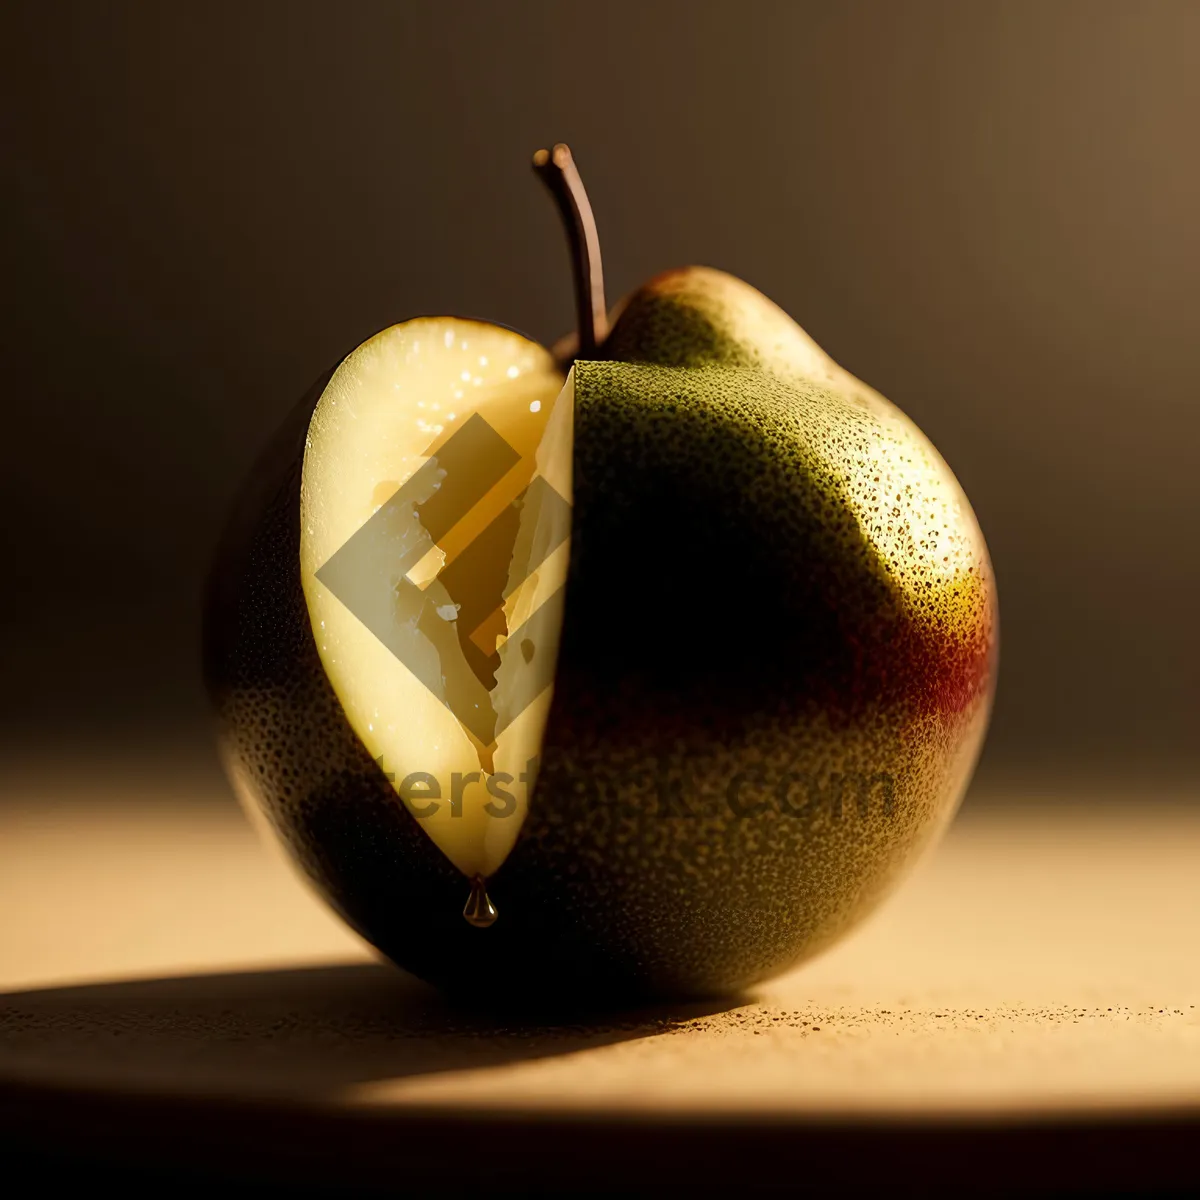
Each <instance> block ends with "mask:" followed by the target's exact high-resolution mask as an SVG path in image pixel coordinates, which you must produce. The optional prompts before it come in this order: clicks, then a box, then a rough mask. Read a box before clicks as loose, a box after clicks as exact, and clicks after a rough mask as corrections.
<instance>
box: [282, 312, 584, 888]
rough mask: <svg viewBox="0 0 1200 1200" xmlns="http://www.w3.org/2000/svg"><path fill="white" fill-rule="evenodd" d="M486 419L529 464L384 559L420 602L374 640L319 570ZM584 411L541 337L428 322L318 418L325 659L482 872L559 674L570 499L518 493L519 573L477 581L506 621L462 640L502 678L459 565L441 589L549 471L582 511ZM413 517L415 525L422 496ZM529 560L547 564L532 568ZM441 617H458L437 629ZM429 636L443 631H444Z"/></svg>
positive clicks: (358, 373) (513, 549)
mask: <svg viewBox="0 0 1200 1200" xmlns="http://www.w3.org/2000/svg"><path fill="white" fill-rule="evenodd" d="M475 414H478V415H479V416H481V417H482V418H483V419H484V420H485V421H486V422H487V423H488V425H490V426H491V428H492V429H493V430H494V431H495V432H496V433H498V434H499V435H500V436H501V437H502V438H503V439H504V441H505V442H507V443H508V445H509V446H510V447H511V448H512V450H513V451H514V452H515V456H519V458H518V461H516V463H515V465H514V466H512V467H511V469H509V470H508V471H507V473H506V474H504V475H503V477H502V478H500V480H499V482H497V483H495V484H494V485H493V486H492V487H491V488H490V489H489V490H487V491H486V492H485V493H484V494H483V495H482V498H480V499H477V500H476V501H475V503H474V504H473V506H471V507H470V508H469V511H467V512H466V515H464V516H463V517H462V518H461V520H459V521H458V523H457V524H456V525H454V526H453V527H452V528H451V529H450V530H449V531H448V532H444V533H442V534H441V536H440V538H439V540H438V541H437V542H436V543H433V542H432V541H431V542H430V544H429V546H428V551H427V552H426V553H424V554H423V556H422V557H421V558H420V560H419V561H418V562H416V563H415V565H411V566H409V568H408V569H407V571H405V570H403V569H402V568H401V567H400V566H396V567H395V568H394V570H393V568H392V567H391V566H389V565H388V563H387V562H386V561H385V562H384V563H383V564H382V566H381V567H380V571H381V579H382V583H381V584H380V586H381V587H383V588H385V589H387V588H391V589H395V594H397V595H398V594H399V591H400V590H401V589H403V590H406V594H407V595H408V597H409V602H408V606H407V607H405V605H404V604H401V603H397V604H396V605H395V612H394V618H393V617H391V616H389V617H388V619H389V620H393V619H394V626H393V627H391V628H389V629H387V630H384V631H383V633H384V634H385V636H383V637H380V636H377V635H376V633H374V632H372V631H371V629H369V628H368V627H367V625H366V624H364V622H363V621H362V620H361V619H360V618H359V616H357V615H356V614H355V613H354V612H352V611H351V610H350V609H349V608H348V607H347V606H346V604H344V603H343V602H342V600H340V599H339V598H338V597H337V596H336V595H335V594H334V592H333V591H332V590H331V589H330V587H328V586H326V584H325V583H323V582H322V581H321V580H320V579H318V578H317V572H318V571H320V570H321V569H322V567H323V566H325V565H326V564H327V563H329V561H330V560H331V559H332V558H333V557H334V555H336V554H337V553H338V551H339V550H340V549H341V548H342V547H343V546H345V544H346V543H347V542H348V541H349V540H350V539H351V538H352V537H354V535H355V534H356V533H357V532H358V531H359V530H360V529H361V528H362V527H363V526H364V525H365V524H366V523H367V522H368V521H369V520H370V519H371V518H372V517H373V516H374V515H375V514H376V513H377V512H378V511H379V509H380V507H381V506H382V505H385V504H386V503H387V502H388V501H389V499H391V498H392V496H393V494H394V493H396V492H397V491H398V489H400V488H402V487H403V486H404V485H405V483H407V482H408V481H409V480H410V479H411V477H412V476H413V475H414V474H415V473H416V472H417V471H418V470H419V469H420V468H421V467H423V466H424V465H425V464H426V463H427V462H429V460H430V459H431V458H432V459H434V460H437V458H438V453H439V450H440V449H441V448H442V447H443V446H445V445H446V443H447V442H448V441H449V440H450V439H451V438H452V437H453V436H454V434H455V433H456V431H457V430H459V429H461V428H462V426H463V424H464V423H465V422H466V421H468V420H469V419H470V418H471V417H472V416H473V415H475ZM571 421H572V390H571V387H570V386H569V385H568V386H567V387H565V388H564V387H563V380H562V376H561V375H560V374H559V373H558V371H557V369H556V367H555V364H554V362H553V359H552V358H551V356H550V355H549V354H548V353H547V352H546V351H545V350H544V349H542V347H540V346H538V345H536V344H535V343H533V342H530V341H528V340H527V339H525V338H523V337H521V336H520V335H519V334H516V333H513V332H511V331H510V330H506V329H501V328H499V327H497V326H493V325H485V324H482V323H478V322H473V321H464V320H458V319H453V318H422V319H419V320H414V321H408V322H406V323H404V324H402V325H396V326H393V327H392V328H390V329H387V330H384V331H383V332H382V333H380V334H378V335H376V336H375V337H374V338H372V339H371V340H370V341H368V342H366V343H364V344H363V345H362V346H360V347H359V348H358V349H357V350H355V351H354V352H353V353H352V354H351V355H350V356H349V357H348V358H347V359H346V360H345V361H344V362H343V363H342V364H341V366H340V367H338V369H337V371H336V372H335V373H334V375H333V377H332V378H331V380H330V382H329V384H328V386H327V387H326V389H325V391H324V393H323V394H322V396H321V398H320V400H319V401H318V403H317V406H316V409H315V410H314V413H313V417H312V421H311V423H310V426H309V432H308V439H307V442H306V446H305V453H304V467H303V478H302V484H301V499H300V522H301V526H300V528H301V537H300V569H301V582H302V586H303V589H304V595H305V599H306V601H307V604H308V613H309V617H310V619H311V621H312V627H313V635H314V637H315V639H316V643H317V649H318V651H319V653H320V656H321V662H322V664H323V665H324V668H325V671H326V673H327V675H328V677H329V680H330V682H331V683H332V685H333V689H334V691H335V693H336V694H337V697H338V700H339V701H340V702H341V704H342V707H343V709H344V710H345V713H346V716H347V718H348V720H349V721H350V724H351V726H352V728H353V729H354V731H355V733H357V735H358V736H359V738H360V739H361V740H362V742H363V744H364V746H366V748H367V751H368V752H369V753H370V755H371V756H372V758H375V759H378V760H380V765H381V768H382V770H383V772H384V773H385V774H386V775H388V776H390V777H391V781H392V786H393V787H394V788H395V790H396V792H397V795H398V797H399V802H403V803H405V804H406V805H407V806H408V808H409V809H410V811H411V812H412V813H413V814H414V816H415V817H416V818H417V819H418V821H419V823H420V825H421V827H422V828H423V829H424V830H425V832H426V833H427V834H428V835H429V836H430V837H431V838H432V839H433V841H434V843H435V844H436V845H437V846H438V847H439V848H440V849H441V850H442V851H443V852H444V853H445V854H446V856H447V857H448V858H449V859H450V861H451V862H453V863H454V865H455V866H456V867H458V868H459V870H461V871H462V872H463V873H464V874H465V875H468V876H474V875H483V876H487V875H490V874H492V873H493V872H494V871H495V870H496V869H497V868H498V867H499V866H500V864H501V863H502V862H503V861H504V859H505V858H506V857H507V855H508V853H509V851H510V850H511V849H512V846H513V844H514V842H515V840H516V837H517V833H518V831H519V830H520V827H521V823H522V820H523V818H524V815H525V811H526V808H527V804H528V798H529V795H530V792H531V790H532V784H533V776H534V774H535V773H536V764H537V757H538V752H539V750H540V747H541V742H542V736H543V732H544V729H545V723H546V717H547V714H548V711H549V705H550V699H551V694H552V691H553V684H552V682H550V683H548V684H547V686H545V687H541V688H540V690H539V687H540V684H539V682H538V681H542V680H547V681H548V680H552V678H553V671H552V670H547V664H548V662H549V663H550V664H552V663H553V660H554V658H555V656H556V654H557V642H558V633H559V630H560V628H561V609H560V608H559V607H556V603H557V600H556V598H560V597H561V588H562V586H563V585H564V583H565V580H566V571H567V560H568V555H569V549H570V545H569V528H568V527H567V524H568V523H569V519H568V520H567V522H566V523H565V522H564V512H566V508H565V506H556V507H554V508H552V509H550V508H545V507H538V506H536V505H534V504H531V503H525V504H523V505H521V504H520V503H518V511H519V523H518V524H517V525H516V533H515V536H514V537H513V538H512V540H511V542H512V544H511V546H510V545H508V544H507V542H506V543H504V544H503V545H502V546H501V551H502V552H503V553H504V554H506V555H507V558H508V578H507V581H506V584H505V586H504V587H502V588H501V587H497V586H496V585H495V580H494V578H491V577H489V578H488V579H483V578H481V579H480V581H479V583H478V589H477V590H478V592H479V594H482V595H483V600H484V601H486V603H484V607H485V608H487V609H488V610H489V611H491V612H492V614H493V615H492V617H491V618H489V619H488V620H487V621H486V622H482V623H478V625H477V628H476V629H474V630H465V633H466V634H468V635H470V636H471V640H472V641H473V642H474V643H475V644H476V645H478V646H481V647H483V646H486V653H489V654H490V653H491V652H492V651H493V650H498V651H499V652H500V665H499V666H498V667H497V668H496V669H495V671H494V677H489V678H480V677H479V675H478V674H477V669H476V671H473V669H472V664H471V663H469V662H468V659H467V657H466V655H465V654H464V652H463V650H462V646H461V641H460V635H459V631H458V629H457V626H456V625H455V624H454V622H456V621H457V619H458V618H457V615H456V606H455V604H454V602H453V601H454V600H455V599H458V600H461V599H462V595H463V590H462V584H461V577H462V571H461V569H460V573H459V574H460V583H459V585H458V590H457V592H456V594H455V596H454V597H452V596H451V595H450V594H449V593H448V592H447V590H446V588H445V586H444V582H445V579H446V578H448V577H447V576H445V572H447V571H448V570H449V569H450V568H451V567H452V566H453V565H454V563H455V562H456V561H457V560H458V558H459V555H461V554H463V553H464V551H466V550H467V548H468V547H470V546H472V544H473V543H474V542H475V540H476V539H477V538H478V537H479V535H480V534H482V533H483V532H484V530H485V529H487V528H488V526H489V525H490V524H491V522H492V521H493V520H494V519H496V518H497V517H498V516H501V515H502V514H504V513H505V511H506V510H507V509H508V508H509V506H511V505H513V503H514V501H517V500H518V497H520V496H521V494H522V493H523V492H524V491H525V489H527V488H528V487H529V485H530V484H531V482H532V481H533V480H534V479H536V478H537V477H538V476H541V477H542V479H544V480H545V482H547V483H549V484H550V485H551V486H552V487H553V488H554V489H555V491H556V492H558V494H559V495H560V496H561V497H562V498H563V499H564V500H565V501H567V502H568V504H569V501H570V499H571ZM464 440H465V439H464ZM460 444H461V443H460ZM470 474H471V470H470V464H468V466H467V475H468V476H470ZM480 474H481V476H482V474H483V472H482V468H481V471H480ZM456 482H459V480H457V479H456ZM468 490H469V489H468ZM479 490H481V491H482V490H483V489H482V488H481V489H479ZM407 494H408V493H405V495H407ZM529 495H530V496H532V495H534V492H532V491H531V492H530V493H529ZM414 512H415V514H416V516H415V517H414V519H419V514H420V508H419V506H418V507H417V508H416V509H415V510H414ZM547 545H557V549H556V550H554V551H553V553H551V554H550V555H549V556H548V557H544V555H543V554H542V553H539V552H538V548H539V546H540V547H544V546H547ZM531 556H536V559H537V561H538V563H539V565H538V567H537V569H536V570H535V571H533V572H530V571H529V570H528V563H529V561H530V558H531ZM384 557H385V559H386V555H385V556H384ZM474 557H476V556H472V557H471V558H469V559H465V560H464V562H468V561H473V559H474ZM460 568H461V564H460ZM373 569H374V566H373ZM389 570H392V571H393V574H392V575H389V574H388V571H389ZM493 575H494V572H493ZM326 578H328V575H327V576H326ZM372 578H374V575H372ZM466 579H467V585H468V587H470V588H475V587H476V581H475V578H474V576H473V575H472V573H471V572H469V571H468V572H467V573H466ZM414 585H415V586H416V587H419V588H420V589H422V598H421V603H422V604H423V605H424V612H425V618H424V624H422V625H421V627H420V628H419V629H418V628H417V625H416V623H415V622H414V620H413V618H412V611H413V608H412V600H411V598H412V596H413V594H414V593H413V592H412V587H413V586H414ZM506 592H507V595H505V593H506ZM493 593H494V594H493ZM386 594H388V593H385V595H386ZM389 603H390V602H389ZM543 605H545V606H546V608H545V611H544V612H543V613H542V617H543V618H544V619H542V620H540V621H539V622H538V623H537V628H538V639H537V640H538V644H537V646H536V647H534V646H533V645H532V644H528V642H527V641H526V644H524V645H523V646H522V650H523V651H524V652H523V653H516V652H512V653H509V652H506V651H505V647H504V643H505V640H506V637H507V634H508V632H510V631H515V630H517V629H519V628H521V627H522V625H524V623H525V621H526V620H527V619H528V618H529V617H530V616H531V615H533V614H534V613H536V612H538V611H539V609H540V608H541V607H542V606H543ZM385 607H386V606H385ZM478 607H479V606H478V604H477V605H476V608H477V609H478ZM387 612H388V613H389V614H390V613H391V609H390V608H388V609H387ZM431 613H436V614H438V617H439V618H440V619H442V620H445V621H446V622H447V626H448V627H447V628H445V629H443V628H442V627H441V626H437V625H436V621H434V620H433V618H431V616H430V614H431ZM431 621H432V624H431ZM527 628H528V627H527ZM422 630H431V631H432V635H433V637H434V638H435V639H436V640H431V638H430V637H428V636H426V635H425V633H423V632H422ZM377 632H379V631H378V630H377ZM389 641H390V643H391V645H392V646H395V645H397V644H399V643H401V642H402V643H403V644H404V645H405V646H406V647H408V648H409V649H408V650H407V651H406V653H405V654H404V657H405V659H406V660H408V661H409V662H412V661H414V660H419V661H420V662H421V663H423V664H424V669H423V676H424V679H425V682H422V680H421V679H419V678H418V677H417V675H416V674H414V672H413V671H412V670H411V669H410V666H409V665H406V662H405V661H401V658H400V657H398V656H397V654H395V653H393V651H392V649H390V648H389V645H387V644H385V642H389ZM485 674H486V673H485ZM430 682H432V683H433V685H434V687H433V689H432V690H431V688H430V686H427V684H429V683H430ZM489 684H490V686H489ZM531 695H533V696H534V699H532V701H530V699H529V698H530V696H531ZM463 696H467V697H469V698H470V699H471V702H472V703H473V704H474V705H477V706H479V707H480V708H481V709H482V710H483V711H486V712H488V714H489V715H490V713H492V712H494V713H495V714H496V723H495V728H496V729H498V730H499V733H498V734H497V735H496V736H495V737H494V739H493V740H492V741H490V742H489V743H488V744H486V745H485V744H482V742H481V741H480V740H478V739H477V738H476V737H475V736H474V735H473V734H471V733H469V732H468V730H467V728H466V727H465V726H464V724H463V723H462V722H461V721H460V720H459V718H458V717H457V716H456V715H455V713H454V712H453V711H451V708H450V707H449V706H448V704H447V698H450V699H452V700H454V699H455V698H459V699H457V700H455V707H456V708H458V709H459V710H460V711H461V697H463ZM475 727H476V728H478V726H475Z"/></svg>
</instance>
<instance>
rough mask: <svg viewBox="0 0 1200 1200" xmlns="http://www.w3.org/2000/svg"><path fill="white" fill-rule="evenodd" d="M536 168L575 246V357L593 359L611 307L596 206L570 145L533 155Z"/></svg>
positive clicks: (605, 332)
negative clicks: (607, 296)
mask: <svg viewBox="0 0 1200 1200" xmlns="http://www.w3.org/2000/svg"><path fill="white" fill-rule="evenodd" d="M533 169H534V170H535V171H536V172H537V174H538V175H539V177H540V178H541V180H542V182H543V183H544V184H545V185H546V187H547V188H549V189H550V194H551V195H552V196H553V197H554V202H555V204H556V205H557V206H558V211H559V215H560V216H561V217H562V219H563V225H564V227H565V228H566V231H567V240H568V241H569V242H570V245H571V269H572V274H573V276H574V280H575V309H576V314H577V320H578V323H579V346H578V349H577V350H576V352H575V354H574V356H573V357H576V358H591V357H593V356H594V355H595V353H596V348H597V347H598V346H599V345H600V343H601V342H602V341H604V339H605V337H607V336H608V308H607V305H606V304H605V303H604V271H603V268H602V267H601V264H600V235H599V234H598V233H597V231H596V218H595V217H594V216H593V215H592V206H591V204H590V202H589V201H588V196H587V192H586V191H585V190H584V186H583V180H582V179H580V177H579V170H578V168H577V167H576V166H575V159H574V158H573V157H572V155H571V149H570V147H569V146H566V145H564V144H563V143H562V142H559V143H558V144H557V145H556V146H555V147H554V149H553V150H539V151H538V152H537V153H536V154H535V155H534V156H533Z"/></svg>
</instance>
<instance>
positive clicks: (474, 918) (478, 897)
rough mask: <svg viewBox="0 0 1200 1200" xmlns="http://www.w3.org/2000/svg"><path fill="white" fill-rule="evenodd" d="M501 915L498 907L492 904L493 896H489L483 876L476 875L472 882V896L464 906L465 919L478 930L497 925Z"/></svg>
mask: <svg viewBox="0 0 1200 1200" xmlns="http://www.w3.org/2000/svg"><path fill="white" fill-rule="evenodd" d="M499 915H500V914H499V913H498V912H497V911H496V906H495V905H494V904H493V903H492V898H491V896H489V895H488V894H487V885H486V884H485V883H484V879H483V876H482V875H476V876H475V878H474V879H472V880H471V894H470V895H469V896H468V897H467V902H466V904H465V905H464V906H463V919H464V920H465V921H466V922H467V924H468V925H474V926H475V928H476V929H486V928H487V927H488V926H489V925H494V924H495V922H496V918H497V917H498V916H499Z"/></svg>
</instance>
